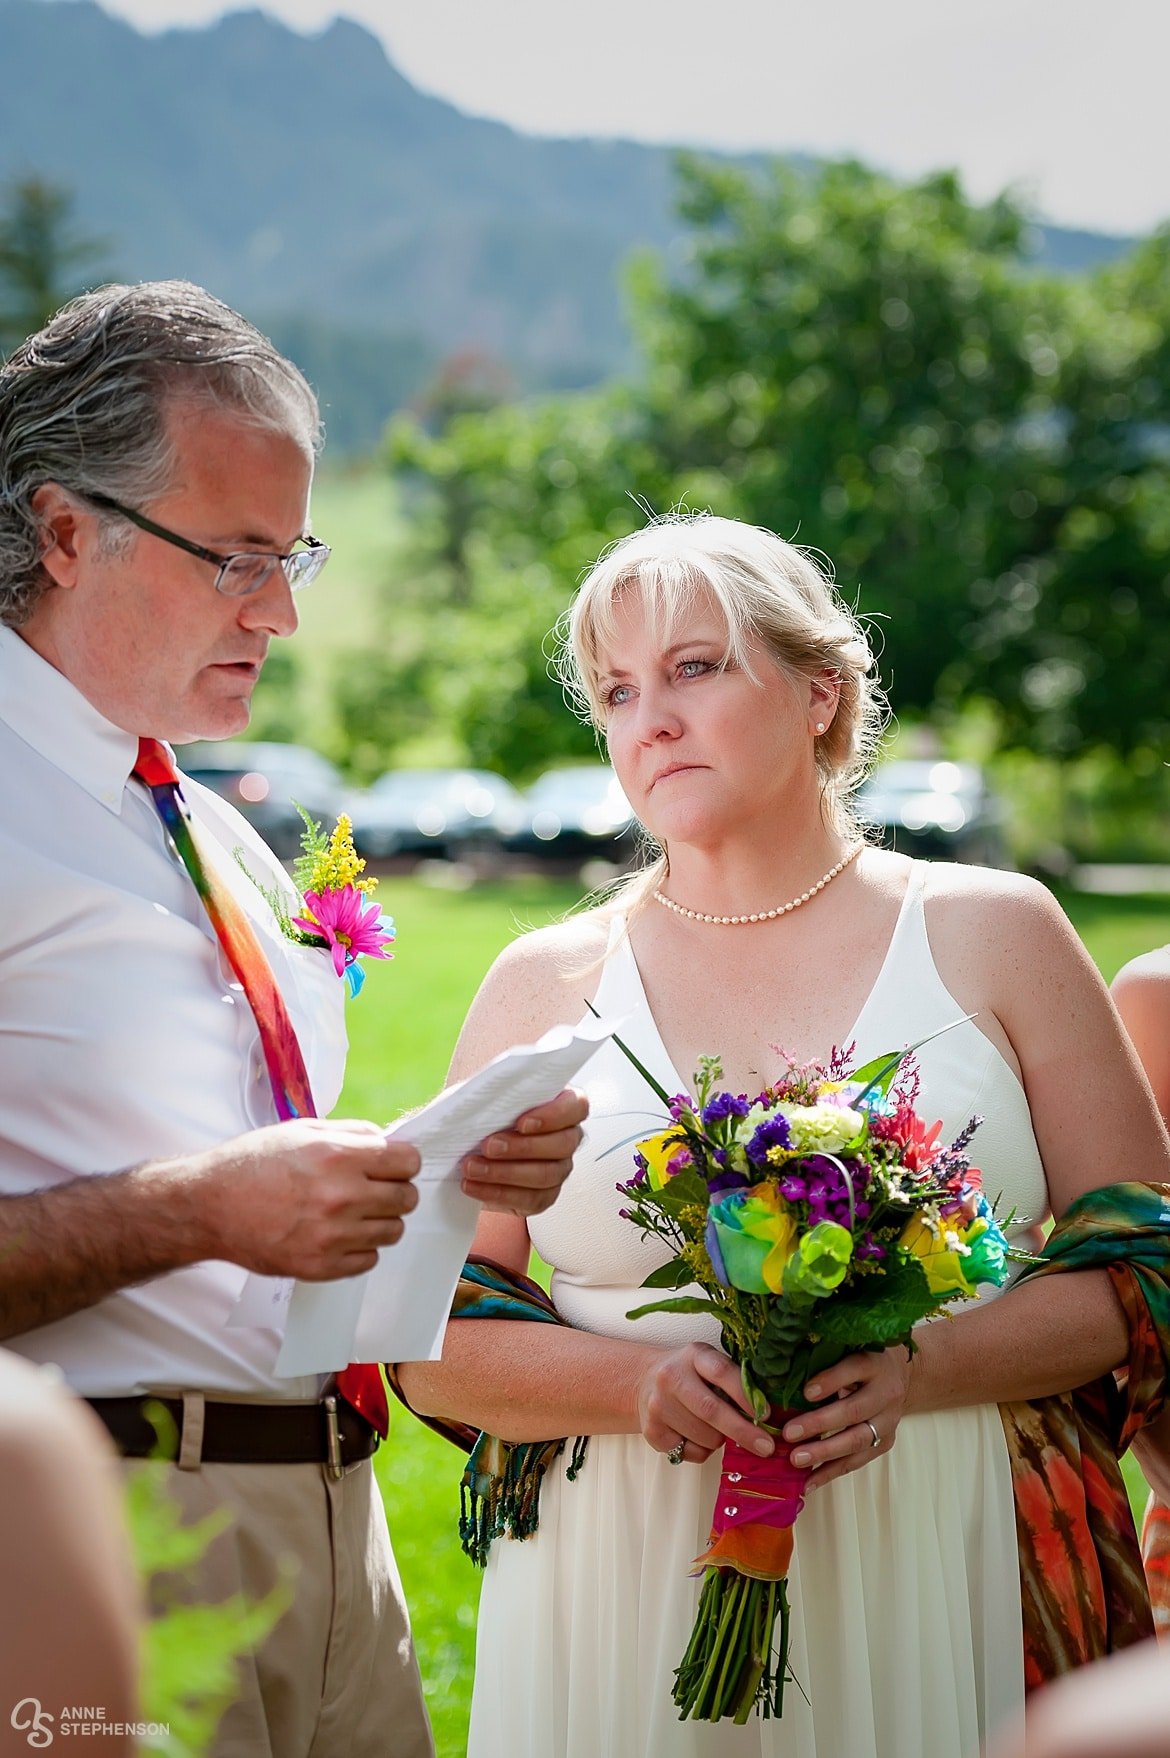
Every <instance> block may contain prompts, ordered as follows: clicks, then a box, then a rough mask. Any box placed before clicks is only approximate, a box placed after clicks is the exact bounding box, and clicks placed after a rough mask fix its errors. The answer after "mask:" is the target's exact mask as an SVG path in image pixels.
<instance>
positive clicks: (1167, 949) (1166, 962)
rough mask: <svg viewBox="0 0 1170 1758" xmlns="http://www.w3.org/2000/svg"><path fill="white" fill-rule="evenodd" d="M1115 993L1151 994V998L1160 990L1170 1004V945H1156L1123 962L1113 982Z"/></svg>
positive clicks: (1169, 1004)
mask: <svg viewBox="0 0 1170 1758" xmlns="http://www.w3.org/2000/svg"><path fill="white" fill-rule="evenodd" d="M1111 987H1112V989H1113V993H1114V994H1115V995H1121V994H1125V993H1130V994H1139V993H1140V994H1149V995H1150V997H1151V999H1153V997H1154V995H1155V994H1156V993H1157V992H1158V991H1162V992H1163V998H1164V1000H1165V1002H1166V1004H1167V1005H1168V1006H1170V946H1155V947H1154V948H1153V949H1152V950H1151V951H1149V952H1140V953H1139V954H1138V956H1137V957H1136V958H1131V959H1130V960H1129V962H1128V963H1127V964H1123V965H1122V967H1121V969H1120V970H1119V971H1118V973H1117V975H1116V976H1115V977H1114V979H1113V982H1112V984H1111Z"/></svg>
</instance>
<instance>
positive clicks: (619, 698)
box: [605, 684, 630, 708]
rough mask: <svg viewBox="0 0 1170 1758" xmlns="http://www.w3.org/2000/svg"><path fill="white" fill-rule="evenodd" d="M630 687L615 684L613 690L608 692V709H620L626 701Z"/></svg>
mask: <svg viewBox="0 0 1170 1758" xmlns="http://www.w3.org/2000/svg"><path fill="white" fill-rule="evenodd" d="M629 687H630V686H629V685H628V684H614V686H613V688H612V689H611V690H607V692H606V696H605V705H606V707H607V708H620V707H621V705H622V703H623V702H624V701H625V699H626V693H627V692H628V690H629Z"/></svg>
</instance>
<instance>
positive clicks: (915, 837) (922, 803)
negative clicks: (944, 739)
mask: <svg viewBox="0 0 1170 1758" xmlns="http://www.w3.org/2000/svg"><path fill="white" fill-rule="evenodd" d="M854 806H855V808H856V811H857V816H858V818H859V819H860V820H861V822H862V824H866V825H870V826H872V827H873V828H874V829H876V830H879V831H881V833H882V842H883V843H884V845H885V846H886V847H887V848H893V849H897V851H898V853H899V854H905V855H915V856H919V857H921V858H924V859H926V860H938V861H971V862H974V863H976V864H978V865H981V866H986V867H1001V866H1004V865H1005V864H1006V863H1007V851H1006V848H1005V845H1004V838H1003V812H1002V808H1001V807H1000V804H999V801H998V800H997V799H996V797H995V795H994V794H993V793H992V791H991V789H990V788H989V787H988V785H987V781H986V778H985V777H984V774H983V771H982V770H981V769H980V768H979V767H978V765H977V764H974V763H946V762H941V761H925V760H919V759H914V760H911V761H905V760H903V761H896V762H892V763H883V764H881V765H880V766H879V767H878V768H877V769H875V770H874V772H873V774H872V775H871V776H870V778H869V780H868V781H867V782H866V783H865V785H864V786H863V787H862V788H861V789H860V790H859V791H858V793H857V794H856V796H855V799H854Z"/></svg>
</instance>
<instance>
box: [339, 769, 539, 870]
mask: <svg viewBox="0 0 1170 1758" xmlns="http://www.w3.org/2000/svg"><path fill="white" fill-rule="evenodd" d="M350 813H351V816H352V818H353V836H354V842H355V843H356V844H357V848H358V852H359V854H362V855H364V856H365V857H366V858H367V860H378V859H385V858H386V857H387V856H390V855H435V856H446V857H448V858H449V859H451V860H458V859H460V858H462V857H464V856H467V855H470V854H472V853H477V852H483V851H485V850H486V851H490V850H492V849H494V848H498V847H499V845H500V843H501V842H502V840H503V839H504V837H506V836H511V835H512V834H513V833H514V832H515V831H517V830H518V829H519V828H520V826H521V824H522V823H523V821H524V801H523V798H522V796H521V795H520V793H519V792H518V791H517V790H516V788H514V787H513V786H512V784H511V782H510V781H505V780H504V778H503V776H502V775H495V774H493V773H492V771H491V770H490V769H389V770H387V772H386V774H385V775H383V776H380V777H379V779H378V780H377V781H376V782H375V783H374V785H373V787H371V788H370V789H368V791H367V792H366V793H364V794H362V795H360V796H359V797H358V798H356V799H355V800H354V801H353V802H352V805H351V807H350Z"/></svg>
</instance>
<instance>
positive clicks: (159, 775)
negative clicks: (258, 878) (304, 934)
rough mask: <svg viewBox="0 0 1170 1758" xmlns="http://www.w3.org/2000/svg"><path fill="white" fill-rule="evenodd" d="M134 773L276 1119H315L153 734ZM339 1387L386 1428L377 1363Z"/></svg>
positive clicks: (281, 1023)
mask: <svg viewBox="0 0 1170 1758" xmlns="http://www.w3.org/2000/svg"><path fill="white" fill-rule="evenodd" d="M134 774H135V775H136V776H137V777H138V779H139V781H142V782H144V783H145V784H146V786H147V787H148V788H149V789H150V794H151V798H152V799H153V800H154V804H155V808H156V810H157V812H158V815H159V817H160V818H161V819H162V821H163V824H164V825H165V826H166V829H167V832H168V834H169V835H170V838H171V841H172V842H173V843H174V845H175V848H176V849H177V851H178V854H179V858H180V859H181V861H182V863H183V865H184V866H185V867H186V869H187V871H188V873H189V874H190V875H191V881H192V883H193V885H194V886H195V890H196V891H197V892H198V894H199V901H200V903H202V905H203V907H204V909H205V910H206V911H207V915H208V918H209V920H210V922H211V925H212V927H213V928H214V929H215V933H216V938H217V939H218V941H219V943H220V945H221V946H222V947H223V950H224V953H225V954H226V956H227V961H228V963H229V964H230V965H231V967H232V970H233V971H234V972H235V973H236V976H237V978H238V979H239V982H240V986H241V988H242V989H243V991H244V994H245V996H246V997H247V1000H248V1005H249V1006H250V1007H251V1009H252V1013H253V1016H254V1017H255V1020H256V1029H257V1031H258V1032H259V1034H260V1045H261V1048H262V1049H263V1051H264V1060H265V1062H266V1063H267V1065H268V1079H269V1081H270V1082H271V1085H272V1097H273V1099H274V1101H275V1103H276V1113H277V1116H278V1117H279V1118H280V1119H281V1121H282V1122H287V1121H288V1119H289V1118H292V1117H315V1116H316V1115H317V1111H316V1107H315V1106H314V1104H313V1093H312V1089H311V1087H310V1085H309V1075H308V1071H307V1069H306V1068H305V1059H304V1057H303V1056H302V1055H301V1047H300V1045H299V1044H298V1042H297V1035H296V1032H295V1031H294V1029H293V1023H292V1020H291V1019H290V1018H289V1016H288V1009H287V1008H286V1006H285V1004H284V999H283V997H282V995H281V993H280V990H279V989H278V988H277V986H276V978H275V977H274V976H273V974H272V970H271V967H270V965H269V963H268V960H267V959H266V958H265V956H264V950H263V948H262V947H261V945H260V942H259V940H258V939H257V938H256V934H255V931H254V929H253V927H252V924H251V923H250V922H249V920H248V918H247V916H246V915H245V914H244V911H243V910H242V909H241V908H240V905H239V904H238V903H237V902H236V899H235V898H234V897H233V896H232V894H231V892H230V891H229V890H228V888H227V886H226V885H224V884H223V883H222V881H221V880H219V879H218V878H217V876H216V873H215V868H214V865H213V864H212V863H211V862H210V861H204V859H203V857H202V855H201V854H200V852H199V847H198V843H197V840H196V832H195V826H194V824H193V822H192V819H191V816H190V814H189V812H188V811H187V808H186V803H185V801H184V799H183V794H182V789H181V787H180V783H179V776H178V772H177V770H176V769H175V766H174V764H173V762H172V761H171V755H170V752H169V751H168V750H167V748H166V746H165V745H163V744H161V743H160V742H159V740H158V739H139V741H138V761H137V763H135V765H134ZM337 1389H338V1391H339V1392H340V1393H341V1395H342V1396H343V1397H344V1398H345V1400H346V1402H347V1403H349V1404H352V1405H353V1407H354V1409H355V1410H358V1411H360V1412H361V1414H362V1415H363V1416H364V1417H365V1418H366V1421H367V1422H369V1423H372V1424H373V1426H374V1427H375V1428H376V1429H377V1430H378V1432H379V1434H383V1435H384V1434H385V1433H386V1430H387V1427H388V1426H389V1420H390V1418H389V1410H388V1407H387V1401H386V1389H385V1386H384V1385H383V1383H382V1374H381V1370H380V1369H379V1368H377V1367H375V1366H373V1365H372V1364H354V1365H353V1366H350V1367H347V1368H346V1369H345V1371H344V1372H343V1373H339V1374H338V1375H337Z"/></svg>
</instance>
